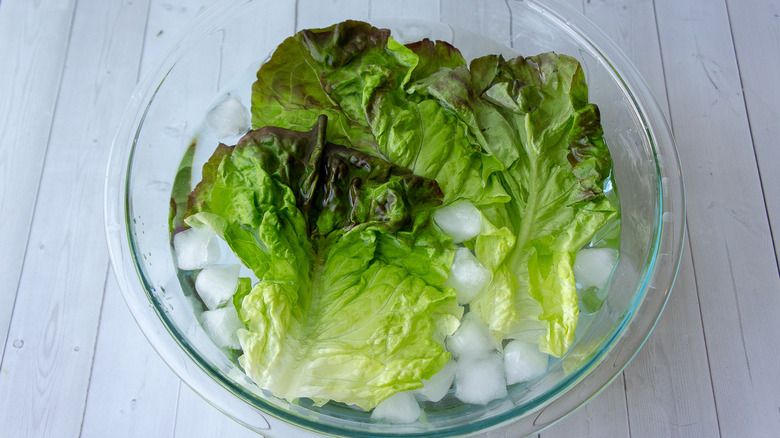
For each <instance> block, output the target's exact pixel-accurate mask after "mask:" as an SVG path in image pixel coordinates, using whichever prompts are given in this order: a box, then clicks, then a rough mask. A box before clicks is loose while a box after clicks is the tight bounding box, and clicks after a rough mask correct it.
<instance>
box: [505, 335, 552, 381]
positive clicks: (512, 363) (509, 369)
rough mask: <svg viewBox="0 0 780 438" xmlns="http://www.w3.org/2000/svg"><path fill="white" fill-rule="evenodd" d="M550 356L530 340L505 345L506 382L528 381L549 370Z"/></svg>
mask: <svg viewBox="0 0 780 438" xmlns="http://www.w3.org/2000/svg"><path fill="white" fill-rule="evenodd" d="M548 359H549V356H548V355H546V354H544V353H542V352H541V351H539V346H538V345H536V344H532V343H530V342H524V341H512V342H510V343H508V344H506V347H504V369H505V370H506V384H507V385H514V384H515V383H520V382H527V381H529V380H533V379H535V378H537V377H539V376H541V375H542V374H544V372H545V371H547V362H548Z"/></svg>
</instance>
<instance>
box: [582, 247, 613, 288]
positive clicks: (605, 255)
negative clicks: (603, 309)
mask: <svg viewBox="0 0 780 438" xmlns="http://www.w3.org/2000/svg"><path fill="white" fill-rule="evenodd" d="M617 258H618V252H617V250H616V249H612V248H583V249H581V250H579V251H577V255H576V256H575V257H574V266H573V267H572V269H573V271H574V279H575V280H576V281H577V283H579V284H580V286H581V287H582V288H583V289H587V288H590V287H594V286H595V287H596V288H598V289H602V288H604V286H606V285H607V281H609V276H610V275H612V269H613V268H614V267H615V263H617Z"/></svg>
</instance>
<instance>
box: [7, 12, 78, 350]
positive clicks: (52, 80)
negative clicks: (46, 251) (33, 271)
mask: <svg viewBox="0 0 780 438" xmlns="http://www.w3.org/2000/svg"><path fill="white" fill-rule="evenodd" d="M75 4H76V1H75V0H68V1H56V0H52V1H43V2H30V1H24V0H17V1H13V0H11V1H9V0H6V1H5V2H3V4H2V7H1V8H0V55H2V57H3V62H2V63H0V96H3V98H2V99H0V218H2V221H0V266H2V267H3V269H0V364H2V357H3V353H4V350H5V344H6V335H7V334H8V327H9V325H10V323H11V314H12V313H13V310H14V303H15V301H16V295H17V287H18V285H19V278H20V276H21V272H22V263H23V261H24V255H25V250H26V248H27V238H28V235H29V231H30V224H31V222H32V217H33V211H34V207H35V199H36V197H37V195H38V185H39V183H40V178H41V171H42V169H43V161H44V156H45V155H46V146H47V143H48V141H49V132H50V130H51V122H52V118H53V116H54V107H55V103H56V101H57V95H58V92H59V88H60V78H61V75H62V69H63V66H64V64H65V54H66V52H67V48H68V36H69V34H70V28H71V24H72V22H73V11H74V7H75ZM13 341H15V340H12V342H13Z"/></svg>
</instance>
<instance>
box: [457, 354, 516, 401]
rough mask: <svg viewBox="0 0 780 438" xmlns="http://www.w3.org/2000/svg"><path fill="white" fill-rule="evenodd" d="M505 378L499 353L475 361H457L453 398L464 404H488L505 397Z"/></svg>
mask: <svg viewBox="0 0 780 438" xmlns="http://www.w3.org/2000/svg"><path fill="white" fill-rule="evenodd" d="M506 394H507V392H506V377H505V373H504V361H503V360H502V358H501V353H499V352H497V351H494V352H491V353H488V354H486V355H484V356H482V357H479V358H476V359H466V360H463V359H458V369H457V371H456V373H455V397H457V398H458V399H459V400H460V401H462V402H464V403H474V404H479V405H485V404H488V403H489V402H490V401H491V400H495V399H498V398H502V397H506Z"/></svg>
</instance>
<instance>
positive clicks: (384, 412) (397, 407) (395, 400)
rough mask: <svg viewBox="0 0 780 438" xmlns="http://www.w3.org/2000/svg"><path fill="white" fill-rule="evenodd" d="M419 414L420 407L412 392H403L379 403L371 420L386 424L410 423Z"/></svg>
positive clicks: (420, 411)
mask: <svg viewBox="0 0 780 438" xmlns="http://www.w3.org/2000/svg"><path fill="white" fill-rule="evenodd" d="M421 413H422V410H421V409H420V405H419V404H418V403H417V400H415V398H414V391H403V392H397V393H395V394H393V395H391V396H390V397H388V398H386V399H384V400H383V401H382V402H381V403H379V404H378V405H377V406H376V407H375V408H374V411H373V412H372V413H371V419H372V420H378V421H385V422H388V423H412V422H414V421H415V420H417V418H419V417H420V414H421Z"/></svg>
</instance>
